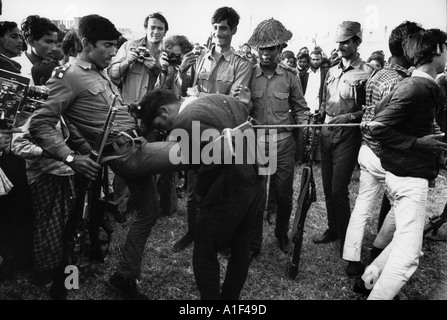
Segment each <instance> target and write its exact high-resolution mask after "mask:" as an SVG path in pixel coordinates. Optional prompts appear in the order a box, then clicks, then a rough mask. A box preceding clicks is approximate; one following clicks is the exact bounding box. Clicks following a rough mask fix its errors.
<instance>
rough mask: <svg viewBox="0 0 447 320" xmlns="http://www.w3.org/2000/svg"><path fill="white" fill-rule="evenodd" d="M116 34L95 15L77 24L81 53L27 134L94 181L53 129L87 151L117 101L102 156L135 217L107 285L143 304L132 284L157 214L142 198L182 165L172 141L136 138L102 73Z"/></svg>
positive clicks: (86, 158) (57, 78) (89, 164)
mask: <svg viewBox="0 0 447 320" xmlns="http://www.w3.org/2000/svg"><path fill="white" fill-rule="evenodd" d="M120 35H121V34H120V32H118V31H117V30H116V28H115V26H114V25H113V24H112V23H111V22H110V21H109V20H108V19H106V18H104V17H101V16H99V15H88V16H85V17H83V18H82V19H81V20H80V21H79V38H80V40H81V42H82V52H80V53H79V55H78V57H77V59H75V60H74V61H73V62H72V63H71V64H70V65H68V66H64V67H60V68H58V69H56V70H55V72H54V75H53V77H52V78H51V79H50V80H49V81H48V82H47V85H48V87H49V88H50V91H51V95H50V97H49V98H48V100H47V103H46V104H45V105H44V106H43V107H42V108H41V109H39V110H38V111H37V112H36V114H35V116H34V118H33V119H32V121H31V124H30V128H29V131H30V134H31V136H32V137H33V138H34V139H35V141H36V142H37V143H38V144H39V145H40V146H41V147H42V149H44V150H45V152H47V153H48V154H50V155H51V156H52V157H54V158H56V159H59V160H61V161H64V162H65V163H66V164H68V165H69V166H70V167H71V168H72V169H73V170H74V171H75V172H76V173H78V174H80V175H82V176H83V177H85V178H87V179H95V178H96V177H97V176H98V174H99V172H100V170H101V165H100V164H98V163H97V162H95V161H94V160H92V159H91V156H90V155H89V154H76V153H75V151H74V150H72V149H70V147H69V146H68V145H67V144H66V143H65V142H64V140H63V138H62V137H61V136H59V135H58V134H57V133H56V131H55V130H54V128H55V125H56V123H57V122H58V121H59V118H60V116H61V115H64V117H65V118H66V119H68V120H69V121H70V122H71V123H72V124H73V125H74V126H75V127H76V129H77V130H78V131H79V132H80V134H81V135H82V136H83V137H84V138H85V139H86V140H87V142H89V144H90V145H91V146H93V145H94V144H95V142H96V140H97V136H98V134H99V132H100V131H101V129H102V128H103V125H104V123H105V121H106V118H107V115H108V112H109V109H110V106H111V105H112V102H113V100H114V97H115V96H117V97H118V99H117V101H116V104H115V107H116V108H117V113H116V116H115V121H114V127H113V130H112V132H111V134H110V135H109V136H108V139H107V141H106V145H105V148H104V152H103V155H104V156H105V157H114V159H113V161H110V162H109V163H107V165H109V166H110V167H111V169H112V170H113V171H114V172H115V173H116V174H118V175H120V176H122V177H123V178H124V179H125V180H126V183H127V184H128V186H129V188H130V191H131V194H132V196H133V197H134V199H135V201H136V209H137V214H136V217H135V220H134V222H133V223H132V225H131V226H130V229H129V233H128V235H127V239H126V242H125V244H124V248H123V253H122V260H121V262H120V263H119V265H118V269H117V271H116V273H115V274H114V275H113V276H112V277H111V278H110V280H109V281H108V283H107V284H108V285H109V287H110V288H112V289H113V290H114V291H116V292H118V293H120V294H121V295H122V296H124V297H125V298H127V299H147V297H146V296H145V295H143V294H141V293H139V292H138V289H137V285H136V280H137V278H138V277H139V276H140V269H141V261H142V257H143V251H144V247H145V244H146V241H147V238H148V237H149V234H150V232H151V229H152V227H153V226H154V224H155V222H156V220H157V218H158V214H159V210H158V203H157V201H156V198H155V197H148V196H147V195H148V194H151V193H155V192H156V190H155V184H154V180H153V179H152V175H153V174H156V173H162V172H170V171H174V169H176V170H182V169H184V166H182V165H176V167H175V168H174V165H173V164H172V163H171V162H170V161H169V150H170V149H171V147H172V146H173V145H175V144H176V142H156V143H148V142H147V141H146V140H145V139H144V138H143V137H141V136H140V133H139V129H138V126H137V121H136V119H135V118H134V117H133V116H132V115H131V114H130V113H129V107H128V106H127V105H125V104H124V103H123V100H122V98H121V96H120V94H119V92H118V89H117V88H116V87H115V86H114V85H113V84H112V82H111V81H110V79H109V77H108V76H107V74H106V72H105V68H106V67H107V66H108V65H109V64H110V61H111V59H112V58H113V57H114V56H115V54H116V44H117V41H118V38H119V36H120ZM109 159H111V158H109Z"/></svg>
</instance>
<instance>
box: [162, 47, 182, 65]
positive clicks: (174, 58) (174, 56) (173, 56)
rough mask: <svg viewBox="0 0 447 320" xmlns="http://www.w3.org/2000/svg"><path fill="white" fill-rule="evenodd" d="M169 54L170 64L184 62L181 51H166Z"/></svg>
mask: <svg viewBox="0 0 447 320" xmlns="http://www.w3.org/2000/svg"><path fill="white" fill-rule="evenodd" d="M165 52H166V54H167V55H168V62H169V65H170V66H179V65H181V64H182V56H181V54H180V53H175V52H171V51H165Z"/></svg>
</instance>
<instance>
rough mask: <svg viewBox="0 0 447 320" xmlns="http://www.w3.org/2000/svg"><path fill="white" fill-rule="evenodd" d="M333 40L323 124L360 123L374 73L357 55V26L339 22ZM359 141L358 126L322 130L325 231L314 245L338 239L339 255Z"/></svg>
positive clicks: (347, 217)
mask: <svg viewBox="0 0 447 320" xmlns="http://www.w3.org/2000/svg"><path fill="white" fill-rule="evenodd" d="M335 41H336V42H337V43H338V51H339V52H340V55H341V59H340V61H339V62H338V63H337V64H335V65H334V66H332V67H331V68H330V69H329V72H328V75H327V77H326V82H325V85H324V91H323V97H324V98H323V102H322V104H323V106H324V110H325V113H326V116H325V123H327V124H346V123H360V122H361V119H362V116H363V110H362V106H363V105H365V84H366V81H367V80H368V78H369V76H370V75H371V74H372V72H373V71H374V70H373V69H372V68H371V67H370V66H369V65H367V64H366V62H364V61H362V59H361V57H360V54H359V53H358V47H359V46H360V44H361V43H362V29H361V25H360V23H358V22H355V21H344V22H342V23H341V24H340V25H339V26H338V29H337V31H336V35H335ZM361 139H362V135H361V132H360V129H359V128H358V127H346V126H344V127H343V126H340V127H335V128H334V127H323V128H322V129H321V176H322V179H323V189H324V195H325V199H326V210H327V217H328V229H327V230H326V231H325V232H324V233H323V235H321V236H318V237H316V238H314V239H313V242H314V243H317V244H321V243H329V242H333V241H336V240H337V239H340V249H339V251H340V252H339V253H340V256H342V251H343V244H344V240H345V236H346V230H347V228H348V224H349V218H350V216H351V207H350V202H349V196H348V195H349V191H348V186H349V183H350V181H351V175H352V172H353V171H354V167H355V165H356V163H357V156H358V153H359V149H360V144H361Z"/></svg>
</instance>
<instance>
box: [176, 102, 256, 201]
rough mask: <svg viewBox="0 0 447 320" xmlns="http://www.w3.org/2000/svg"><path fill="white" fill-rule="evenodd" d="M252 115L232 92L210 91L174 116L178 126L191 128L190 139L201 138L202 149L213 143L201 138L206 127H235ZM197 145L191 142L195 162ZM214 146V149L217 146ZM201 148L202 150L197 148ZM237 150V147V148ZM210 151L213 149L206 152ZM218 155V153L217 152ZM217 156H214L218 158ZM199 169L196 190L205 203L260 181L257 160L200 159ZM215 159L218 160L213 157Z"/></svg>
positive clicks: (195, 140) (220, 129) (192, 156)
mask: <svg viewBox="0 0 447 320" xmlns="http://www.w3.org/2000/svg"><path fill="white" fill-rule="evenodd" d="M247 118H248V111H247V108H246V107H245V105H244V104H243V103H242V102H240V101H239V100H237V99H236V98H233V97H231V96H228V95H223V94H210V95H206V96H203V97H200V98H198V99H197V100H195V101H193V102H191V103H189V104H188V105H187V106H186V107H185V109H184V110H183V111H182V112H180V113H179V114H178V115H177V116H176V117H175V119H174V128H181V129H184V130H186V131H187V132H188V135H189V139H190V143H199V142H200V153H202V152H204V151H203V148H204V147H205V146H208V145H209V142H208V140H207V141H198V140H197V139H200V137H201V136H202V134H203V133H204V131H205V130H216V131H215V132H217V133H220V132H222V130H223V129H225V128H235V127H237V126H238V125H240V124H242V123H244V122H245V121H246V120H247ZM193 121H200V128H199V129H200V130H199V132H198V133H200V137H198V136H194V132H196V131H195V130H196V129H194V124H193ZM196 149H197V148H196V147H194V146H192V145H190V147H189V150H191V152H190V155H189V157H190V163H193V164H194V163H195V162H194V156H197V157H198V156H199V155H197V154H195V155H194V154H193V153H194V150H196ZM213 150H214V149H213ZM197 151H198V150H197ZM236 152H237V150H236ZM204 153H206V154H207V155H208V154H209V152H204ZM216 157H217V156H216ZM216 157H215V156H213V159H215V158H216ZM200 160H201V161H200V166H199V169H198V171H197V185H196V192H197V195H198V196H199V197H200V199H201V203H200V205H201V206H204V205H208V204H211V203H216V202H220V201H223V200H224V199H225V198H226V197H227V196H228V195H230V194H233V193H236V192H239V191H240V190H243V189H245V188H246V187H247V186H251V185H255V184H256V183H257V182H259V179H260V176H258V171H257V166H256V165H253V164H216V163H210V164H205V163H203V159H200ZM213 162H214V161H213Z"/></svg>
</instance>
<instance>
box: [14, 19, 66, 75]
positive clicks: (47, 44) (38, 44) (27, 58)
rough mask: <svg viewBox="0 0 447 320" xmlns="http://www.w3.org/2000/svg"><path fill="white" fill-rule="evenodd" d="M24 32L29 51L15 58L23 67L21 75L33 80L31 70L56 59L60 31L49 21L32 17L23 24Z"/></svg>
mask: <svg viewBox="0 0 447 320" xmlns="http://www.w3.org/2000/svg"><path fill="white" fill-rule="evenodd" d="M21 27H22V32H23V36H24V37H25V39H26V42H27V44H28V51H27V52H24V53H23V54H22V55H21V56H20V57H17V58H14V60H15V61H17V62H18V63H19V64H20V65H21V66H22V69H21V74H22V75H24V76H26V77H28V78H30V79H31V84H33V81H32V75H31V68H32V67H33V65H34V64H35V63H37V62H40V61H42V60H45V59H55V53H56V51H57V47H56V42H57V35H58V32H59V29H58V28H57V27H56V25H54V24H53V23H52V22H51V21H50V20H49V19H47V18H43V17H40V16H38V15H30V16H28V17H27V18H26V19H25V20H24V21H23V22H22V25H21Z"/></svg>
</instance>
